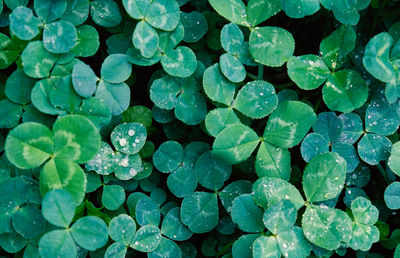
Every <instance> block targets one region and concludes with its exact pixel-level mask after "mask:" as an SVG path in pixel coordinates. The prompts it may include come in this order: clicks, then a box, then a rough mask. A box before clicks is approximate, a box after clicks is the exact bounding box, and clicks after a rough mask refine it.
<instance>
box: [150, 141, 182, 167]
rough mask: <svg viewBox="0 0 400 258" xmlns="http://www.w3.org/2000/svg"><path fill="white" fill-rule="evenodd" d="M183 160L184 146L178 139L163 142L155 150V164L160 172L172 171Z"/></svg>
mask: <svg viewBox="0 0 400 258" xmlns="http://www.w3.org/2000/svg"><path fill="white" fill-rule="evenodd" d="M182 161H183V148H182V145H180V144H179V143H178V142H176V141H166V142H163V143H162V144H161V145H160V147H159V148H158V149H157V150H156V151H155V152H154V155H153V164H154V166H155V168H157V169H158V170H159V171H160V172H163V173H170V172H172V171H173V170H175V169H177V168H178V166H179V165H180V164H181V162H182Z"/></svg>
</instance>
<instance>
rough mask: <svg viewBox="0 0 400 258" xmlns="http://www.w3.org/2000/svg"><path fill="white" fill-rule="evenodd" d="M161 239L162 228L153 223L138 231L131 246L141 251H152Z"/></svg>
mask: <svg viewBox="0 0 400 258" xmlns="http://www.w3.org/2000/svg"><path fill="white" fill-rule="evenodd" d="M160 241H161V233H160V230H159V229H158V228H157V227H156V226H153V225H146V226H143V227H141V228H139V230H138V231H136V234H135V238H134V239H133V241H132V243H131V245H130V247H131V248H133V249H135V250H138V251H139V252H145V253H148V252H152V251H154V250H155V249H156V248H157V246H158V245H159V244H160Z"/></svg>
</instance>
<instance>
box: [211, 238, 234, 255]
mask: <svg viewBox="0 0 400 258" xmlns="http://www.w3.org/2000/svg"><path fill="white" fill-rule="evenodd" d="M234 242H235V241H232V242H229V243H227V244H226V245H224V247H222V249H221V250H219V251H218V253H217V254H216V255H215V257H220V256H221V255H223V254H224V253H225V252H226V250H228V249H229V248H230V247H231V246H232V245H233V243H234Z"/></svg>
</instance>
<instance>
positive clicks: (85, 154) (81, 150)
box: [53, 115, 101, 164]
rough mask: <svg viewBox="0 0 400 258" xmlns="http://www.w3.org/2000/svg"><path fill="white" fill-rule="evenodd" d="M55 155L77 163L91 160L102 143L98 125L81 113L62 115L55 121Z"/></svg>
mask: <svg viewBox="0 0 400 258" xmlns="http://www.w3.org/2000/svg"><path fill="white" fill-rule="evenodd" d="M53 132H54V143H55V144H54V155H55V156H56V157H59V158H66V159H69V160H72V161H76V162H77V163H79V164H81V163H85V162H87V161H89V160H91V159H92V158H93V157H94V156H95V155H96V153H97V152H98V150H99V149H100V145H101V137H100V134H99V131H98V129H97V128H96V126H95V125H94V124H93V123H92V122H91V121H90V120H89V119H87V118H85V117H83V116H81V115H68V116H64V117H60V118H58V119H57V121H56V122H55V123H54V126H53Z"/></svg>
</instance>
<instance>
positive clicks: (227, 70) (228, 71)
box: [219, 53, 246, 82]
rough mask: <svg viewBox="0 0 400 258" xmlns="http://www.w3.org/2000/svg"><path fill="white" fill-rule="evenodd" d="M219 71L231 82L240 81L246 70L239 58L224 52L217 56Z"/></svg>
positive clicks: (242, 79)
mask: <svg viewBox="0 0 400 258" xmlns="http://www.w3.org/2000/svg"><path fill="white" fill-rule="evenodd" d="M219 66H220V68H221V72H222V74H223V75H225V77H226V78H228V79H229V80H230V81H232V82H242V81H244V79H245V78H246V70H245V68H244V66H243V64H242V63H241V62H240V61H239V59H238V58H237V57H235V56H233V55H231V54H228V53H225V54H222V55H221V56H220V57H219Z"/></svg>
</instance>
